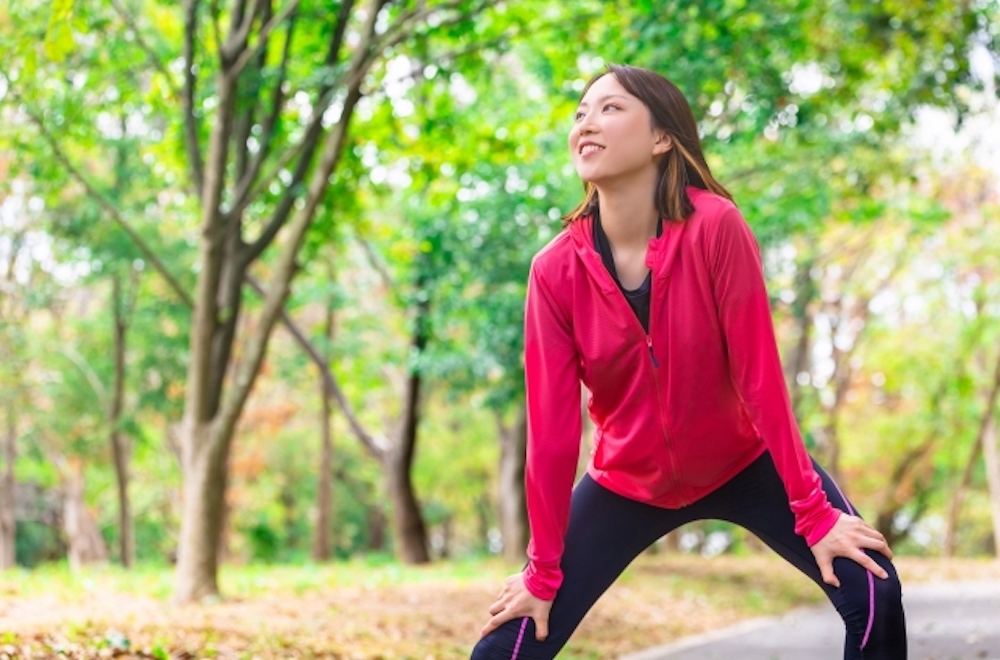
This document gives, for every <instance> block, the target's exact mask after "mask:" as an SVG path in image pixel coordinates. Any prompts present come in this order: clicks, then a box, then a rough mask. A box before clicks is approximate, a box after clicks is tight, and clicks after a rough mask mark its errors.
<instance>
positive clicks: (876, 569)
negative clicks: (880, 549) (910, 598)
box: [850, 550, 889, 580]
mask: <svg viewBox="0 0 1000 660" xmlns="http://www.w3.org/2000/svg"><path fill="white" fill-rule="evenodd" d="M850 559H853V560H854V561H856V562H857V563H859V564H861V566H862V567H864V568H865V569H866V570H867V571H869V572H870V573H872V574H873V575H877V576H878V577H880V578H882V579H883V580H885V579H886V578H888V577H889V574H888V573H886V572H885V569H884V568H882V567H881V566H879V565H878V564H877V563H875V560H874V559H872V558H871V557H869V556H868V555H867V554H865V553H864V552H862V551H861V550H856V551H855V552H854V554H852V555H851V556H850Z"/></svg>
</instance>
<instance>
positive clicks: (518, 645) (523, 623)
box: [510, 617, 867, 660]
mask: <svg viewBox="0 0 1000 660" xmlns="http://www.w3.org/2000/svg"><path fill="white" fill-rule="evenodd" d="M527 625H528V617H524V618H523V619H521V632H519V633H517V643H516V644H514V655H512V656H510V660H517V652H518V651H520V650H521V640H522V639H523V638H524V629H525V627H527ZM865 638H866V639H867V636H866V637H865ZM862 646H864V645H863V644H862Z"/></svg>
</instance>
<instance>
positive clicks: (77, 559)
mask: <svg viewBox="0 0 1000 660" xmlns="http://www.w3.org/2000/svg"><path fill="white" fill-rule="evenodd" d="M64 478H65V488H66V499H65V500H64V503H63V507H64V508H63V525H64V527H65V531H66V541H67V544H68V546H69V552H68V554H69V567H70V569H72V570H74V571H75V570H78V569H79V568H80V567H81V566H84V565H86V564H95V563H99V562H104V561H107V559H108V546H107V544H106V543H105V542H104V537H102V536H101V531H100V530H99V529H98V527H97V523H96V522H95V521H94V518H93V516H91V515H90V511H88V510H87V503H86V501H85V498H84V494H85V488H84V477H83V464H82V463H79V462H76V463H75V464H74V465H72V466H71V467H70V469H69V470H67V471H66V473H65V475H64Z"/></svg>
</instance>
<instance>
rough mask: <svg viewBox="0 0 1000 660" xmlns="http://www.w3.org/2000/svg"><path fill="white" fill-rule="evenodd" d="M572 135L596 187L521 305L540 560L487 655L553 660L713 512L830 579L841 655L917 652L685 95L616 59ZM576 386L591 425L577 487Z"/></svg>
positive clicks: (580, 168) (506, 607)
mask: <svg viewBox="0 0 1000 660" xmlns="http://www.w3.org/2000/svg"><path fill="white" fill-rule="evenodd" d="M569 148H570V151H571V153H572V156H573V163H574V165H575V166H576V170H577V172H578V173H579V175H580V177H581V178H582V179H583V181H584V182H585V188H586V196H585V198H584V200H583V202H582V203H581V204H580V206H579V207H578V208H577V209H576V210H575V211H573V212H572V213H571V214H570V215H569V216H568V217H567V226H566V228H565V230H564V231H563V232H562V233H560V234H559V235H558V236H557V237H556V238H555V239H553V241H552V242H551V243H550V244H549V245H548V246H546V247H545V248H544V249H542V250H541V251H540V252H539V253H538V254H537V255H536V256H535V258H534V260H533V262H532V267H531V274H530V279H529V283H528V295H527V301H526V313H525V372H526V385H527V399H528V418H529V422H528V456H527V469H526V487H527V496H528V516H529V520H530V523H531V533H532V538H531V542H530V544H529V546H528V560H529V561H528V564H527V566H526V567H525V569H524V571H523V572H522V573H520V574H517V575H513V576H511V577H510V578H508V579H507V581H506V584H505V586H504V588H503V591H502V592H501V594H500V596H499V597H498V598H497V601H496V602H495V603H494V604H493V605H492V607H490V610H489V611H490V615H491V616H492V618H491V619H490V620H489V622H488V623H487V624H486V626H485V627H484V628H483V630H482V637H481V639H480V641H479V643H478V644H477V646H476V648H475V650H474V651H473V654H472V657H473V658H475V659H477V660H478V659H485V658H494V659H499V658H503V659H504V660H508V659H516V660H529V659H534V658H552V657H554V656H555V655H556V653H558V651H559V650H560V649H561V648H562V647H563V645H564V644H565V643H566V641H567V640H568V639H569V637H570V635H571V634H572V632H573V631H574V630H575V628H576V626H577V625H578V624H579V623H580V621H581V620H582V619H583V616H584V615H585V614H586V612H587V611H588V610H589V609H590V607H591V606H592V605H593V604H594V602H595V601H596V600H597V599H598V598H599V597H600V595H601V594H602V593H603V592H604V591H605V590H606V589H607V588H608V587H609V586H610V585H611V583H612V582H613V581H614V580H615V578H616V577H617V576H618V575H619V574H620V573H621V572H622V571H623V570H624V569H625V567H626V566H627V565H628V564H629V563H630V562H631V561H632V560H633V559H634V558H635V557H636V556H637V555H638V554H639V553H640V552H642V551H643V550H644V549H645V548H647V547H648V546H649V545H650V544H651V543H653V542H654V541H656V540H657V539H659V538H660V537H662V536H663V535H664V534H666V533H667V532H670V531H671V530H673V529H676V528H677V527H679V526H680V525H683V524H684V523H687V522H691V521H693V520H703V519H718V520H727V521H730V522H733V523H736V524H738V525H741V526H743V527H745V528H746V529H748V530H750V531H751V532H753V533H754V534H756V535H757V536H758V537H760V538H761V539H762V540H763V541H764V542H765V543H767V544H768V545H769V546H770V547H771V548H773V549H774V550H775V551H776V552H777V553H778V554H780V555H781V556H782V557H784V558H785V559H786V560H787V561H789V562H790V563H792V564H793V565H794V566H795V567H797V568H798V569H799V570H801V571H802V572H803V573H805V574H806V575H807V576H808V577H810V578H811V579H812V580H813V581H815V582H816V583H817V584H818V585H819V586H820V587H821V588H822V589H823V590H824V591H825V592H826V594H827V596H828V597H829V598H830V600H831V601H832V602H833V604H834V606H835V607H836V608H837V610H838V612H839V613H840V615H841V616H842V617H843V619H844V624H845V627H846V630H847V635H846V644H845V650H844V657H845V658H865V659H867V660H871V659H873V658H892V659H896V658H905V657H906V631H905V625H904V617H903V609H902V604H901V595H900V585H899V580H898V578H897V576H896V572H895V570H894V568H893V566H892V564H891V562H890V561H889V560H890V559H891V558H892V552H891V551H890V550H889V547H888V546H887V544H886V541H885V538H884V537H883V536H882V534H880V533H879V532H878V531H877V530H875V529H874V528H872V527H871V526H870V525H868V524H867V523H865V522H864V521H863V520H861V519H860V518H859V517H857V516H856V515H855V512H854V509H853V508H852V506H851V504H850V503H849V502H848V501H847V500H846V499H845V498H844V496H843V494H842V493H841V492H840V490H839V489H838V487H837V486H836V484H834V483H833V481H832V480H831V479H830V478H829V476H828V475H826V473H824V472H823V470H822V469H821V468H820V467H819V466H817V465H816V464H815V463H814V462H812V461H811V459H810V458H809V456H808V454H807V453H806V450H805V447H804V445H803V443H802V439H801V436H800V435H799V431H798V428H797V426H796V423H795V420H794V418H793V416H792V411H791V406H790V404H789V399H788V393H787V390H786V389H785V383H784V377H783V374H782V369H781V363H780V360H779V357H778V352H777V348H776V344H775V339H774V330H773V327H772V323H771V316H770V307H769V304H768V298H767V293H766V291H765V288H764V278H763V272H762V268H761V261H760V254H759V249H758V246H757V243H756V241H755V239H754V237H753V234H752V233H751V231H750V229H749V227H748V226H747V224H746V222H745V221H744V220H743V217H742V216H741V215H740V212H739V210H738V209H737V208H736V206H735V205H734V204H733V202H732V200H731V197H730V195H729V193H728V192H726V190H725V188H723V187H722V186H721V185H720V184H719V183H718V182H717V181H716V180H715V179H714V178H713V177H712V174H711V172H710V171H709V168H708V165H707V163H706V162H705V158H704V156H703V154H702V151H701V145H700V143H699V140H698V132H697V127H696V125H695V120H694V116H693V115H692V113H691V109H690V107H689V105H688V103H687V101H686V100H685V98H684V96H683V94H682V93H681V92H680V90H678V89H677V87H676V86H674V85H673V84H672V83H671V82H670V81H668V80H667V79H665V78H663V77H662V76H660V75H658V74H656V73H653V72H651V71H647V70H645V69H640V68H636V67H629V66H614V65H612V66H609V67H608V71H607V72H605V73H603V74H600V75H598V76H596V77H595V78H594V79H593V80H591V81H590V83H589V84H588V85H587V87H586V89H585V90H584V94H583V97H582V99H581V101H580V104H579V107H578V111H577V113H576V120H575V123H574V125H573V128H572V130H571V131H570V134H569ZM581 381H582V382H583V383H584V384H585V385H586V387H587V389H588V390H589V391H590V393H591V396H590V400H589V402H588V409H589V413H590V417H591V419H592V420H593V421H594V424H595V428H596V431H595V434H594V441H593V451H592V455H591V460H590V463H589V465H588V469H587V473H586V474H585V475H584V476H583V478H582V479H581V480H580V482H579V483H578V484H577V485H576V487H575V488H574V487H573V480H574V477H575V471H576V465H577V459H578V455H579V445H580V442H579V438H580V433H581V427H580V425H581V420H580V412H579V411H580V408H579V393H580V382H581Z"/></svg>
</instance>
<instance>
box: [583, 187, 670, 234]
mask: <svg viewBox="0 0 1000 660" xmlns="http://www.w3.org/2000/svg"><path fill="white" fill-rule="evenodd" d="M631 183H632V185H616V186H601V187H599V188H598V200H599V203H600V211H601V227H602V228H603V229H604V233H605V234H606V235H607V237H608V240H609V241H610V242H611V244H612V245H614V246H616V247H645V246H646V245H647V244H648V243H649V241H650V239H652V238H654V237H655V236H656V229H657V224H658V221H659V213H658V212H657V210H656V206H655V204H654V203H653V195H654V191H655V190H656V184H655V182H653V185H652V186H651V185H650V184H649V182H646V181H636V180H635V179H634V178H633V180H632V182H631Z"/></svg>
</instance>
